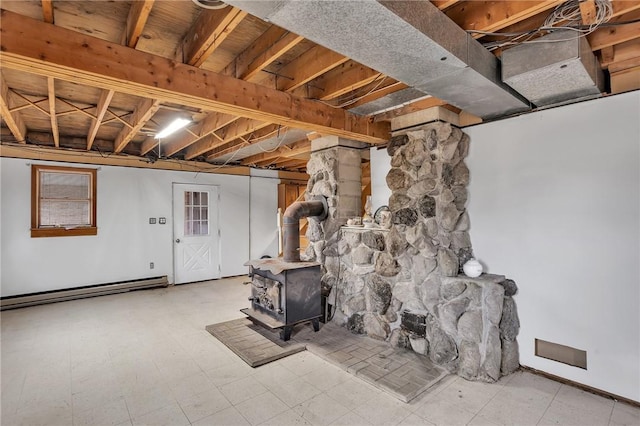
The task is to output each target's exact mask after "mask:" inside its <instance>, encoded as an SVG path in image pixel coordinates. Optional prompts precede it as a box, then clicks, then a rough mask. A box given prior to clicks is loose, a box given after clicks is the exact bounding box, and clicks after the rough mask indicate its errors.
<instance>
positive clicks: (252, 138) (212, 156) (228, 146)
mask: <svg viewBox="0 0 640 426" xmlns="http://www.w3.org/2000/svg"><path fill="white" fill-rule="evenodd" d="M279 130H280V126H278V125H277V124H268V125H266V126H262V125H260V127H259V128H256V129H254V130H253V131H251V132H250V133H245V134H243V135H240V136H238V137H237V138H233V139H232V140H231V141H229V142H224V143H222V144H221V145H219V146H217V147H216V148H215V149H213V150H211V151H210V152H208V154H207V161H213V160H216V159H218V158H220V157H222V156H224V155H227V154H231V153H233V152H235V151H237V150H239V149H240V148H244V147H246V146H249V145H251V144H252V143H255V142H257V141H259V140H262V139H265V138H267V137H270V136H273V135H274V134H276V133H277V132H278V131H279ZM230 139H231V138H230Z"/></svg>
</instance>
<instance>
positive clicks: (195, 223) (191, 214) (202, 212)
mask: <svg viewBox="0 0 640 426" xmlns="http://www.w3.org/2000/svg"><path fill="white" fill-rule="evenodd" d="M208 216H209V193H208V192H198V191H185V204H184V235H185V236H189V235H209V217H208Z"/></svg>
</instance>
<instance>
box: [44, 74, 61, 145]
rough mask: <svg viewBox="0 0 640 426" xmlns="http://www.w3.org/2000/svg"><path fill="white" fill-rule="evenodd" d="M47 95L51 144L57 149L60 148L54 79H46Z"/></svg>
mask: <svg viewBox="0 0 640 426" xmlns="http://www.w3.org/2000/svg"><path fill="white" fill-rule="evenodd" d="M47 93H48V94H49V118H50V119H51V134H52V135H53V142H54V144H55V146H56V148H58V147H59V146H60V131H59V130H58V117H57V116H56V88H55V79H54V78H53V77H47Z"/></svg>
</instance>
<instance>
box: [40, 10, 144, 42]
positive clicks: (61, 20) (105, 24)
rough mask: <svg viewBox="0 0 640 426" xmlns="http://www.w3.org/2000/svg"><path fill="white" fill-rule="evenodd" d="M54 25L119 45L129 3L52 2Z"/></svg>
mask: <svg viewBox="0 0 640 426" xmlns="http://www.w3.org/2000/svg"><path fill="white" fill-rule="evenodd" d="M53 5H54V17H55V25H57V26H59V27H63V28H68V29H71V30H74V31H77V32H79V33H83V34H87V35H90V36H92V37H97V38H100V39H102V40H107V41H111V42H114V43H120V41H121V39H122V34H123V33H124V31H125V25H126V22H127V15H128V14H129V8H130V5H131V3H130V2H128V1H114V2H107V1H82V2H80V1H58V0H56V1H54V3H53Z"/></svg>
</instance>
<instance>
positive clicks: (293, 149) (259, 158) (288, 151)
mask: <svg viewBox="0 0 640 426" xmlns="http://www.w3.org/2000/svg"><path fill="white" fill-rule="evenodd" d="M309 151H311V142H310V141H309V140H308V139H303V140H301V141H297V142H294V143H292V144H290V145H286V146H282V147H280V148H278V149H277V150H275V151H273V152H263V153H260V154H256V155H252V156H250V157H246V158H244V159H243V160H242V161H241V162H240V163H241V164H244V165H247V166H248V165H253V164H258V163H263V162H265V161H271V160H273V159H275V158H278V157H293V156H295V155H300V154H305V153H308V152H309ZM267 164H269V163H267Z"/></svg>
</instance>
